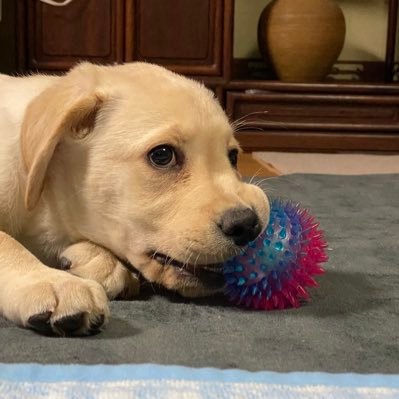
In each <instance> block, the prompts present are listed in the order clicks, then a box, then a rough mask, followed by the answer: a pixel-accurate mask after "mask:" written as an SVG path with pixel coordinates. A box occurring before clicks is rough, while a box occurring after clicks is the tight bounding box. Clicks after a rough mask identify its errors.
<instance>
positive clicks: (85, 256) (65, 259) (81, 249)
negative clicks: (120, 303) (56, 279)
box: [59, 241, 140, 299]
mask: <svg viewBox="0 0 399 399" xmlns="http://www.w3.org/2000/svg"><path fill="white" fill-rule="evenodd" d="M59 268H61V269H64V270H68V271H69V272H70V273H72V274H74V275H75V276H79V277H82V278H85V279H90V280H94V281H97V282H98V283H100V284H101V285H102V286H103V287H104V289H105V292H106V293H107V296H108V298H109V299H115V298H118V299H130V298H133V297H135V296H138V294H139V290H140V284H139V280H138V277H137V276H135V275H133V274H132V273H131V272H130V271H129V270H127V269H126V267H124V266H123V265H122V263H121V262H120V261H119V259H117V258H116V257H115V256H114V255H113V254H112V253H111V252H109V251H108V250H107V249H105V248H103V247H100V246H98V245H96V244H93V243H91V242H88V241H82V242H78V243H76V244H73V245H71V246H70V247H68V248H67V249H66V250H64V252H63V253H62V254H61V256H60V259H59Z"/></svg>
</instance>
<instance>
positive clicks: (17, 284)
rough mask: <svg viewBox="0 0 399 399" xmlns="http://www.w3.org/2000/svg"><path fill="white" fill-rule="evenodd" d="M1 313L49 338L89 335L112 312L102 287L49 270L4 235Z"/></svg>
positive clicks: (0, 252)
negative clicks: (51, 336) (50, 336)
mask: <svg viewBox="0 0 399 399" xmlns="http://www.w3.org/2000/svg"><path fill="white" fill-rule="evenodd" d="M0 314H1V315H2V316H4V317H5V318H7V319H9V320H11V321H13V322H15V323H17V324H18V325H20V326H24V327H29V328H32V329H35V330H37V331H39V332H42V333H45V334H52V333H55V334H57V335H86V334H90V333H92V332H95V331H97V330H98V329H99V328H100V327H101V326H102V325H103V324H104V323H106V321H107V319H108V316H109V309H108V301H107V296H106V294H105V292H104V289H103V288H102V287H101V285H100V284H98V283H96V282H95V281H90V280H83V279H80V278H78V277H76V276H73V275H72V274H68V273H64V272H62V271H60V270H54V269H51V268H49V267H47V266H45V265H44V264H42V263H41V262H40V261H39V260H38V259H37V258H35V257H34V256H33V255H32V254H31V253H30V252H29V251H28V250H27V249H26V248H24V247H23V246H22V245H21V244H20V243H19V242H17V241H16V240H14V239H13V238H12V237H10V236H9V235H8V234H6V233H4V232H0Z"/></svg>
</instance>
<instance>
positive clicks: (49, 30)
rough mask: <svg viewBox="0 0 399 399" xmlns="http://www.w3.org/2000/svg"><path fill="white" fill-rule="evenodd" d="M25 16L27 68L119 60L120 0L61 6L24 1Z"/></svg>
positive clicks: (120, 50) (120, 57) (86, 1)
mask: <svg viewBox="0 0 399 399" xmlns="http://www.w3.org/2000/svg"><path fill="white" fill-rule="evenodd" d="M27 17H28V32H29V37H28V66H29V67H30V68H34V69H35V68H37V69H48V70H52V69H60V70H64V69H68V68H70V67H71V66H72V65H73V64H75V63H76V62H77V61H79V60H82V59H86V60H90V61H94V62H106V63H110V62H121V61H122V60H123V0H79V1H73V2H72V3H70V4H68V5H66V6H63V7H57V6H52V5H48V4H44V3H42V2H40V1H38V0H33V1H27Z"/></svg>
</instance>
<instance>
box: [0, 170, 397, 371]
mask: <svg viewBox="0 0 399 399" xmlns="http://www.w3.org/2000/svg"><path fill="white" fill-rule="evenodd" d="M263 185H264V188H265V189H266V191H268V192H269V193H271V194H272V195H274V196H281V197H283V198H289V199H292V200H295V201H299V202H301V203H302V205H304V206H306V207H309V209H310V210H311V212H312V213H313V214H315V215H316V216H317V217H318V219H319V220H320V222H321V227H322V228H323V229H324V230H325V231H326V237H327V240H328V241H329V245H330V250H329V256H330V261H329V263H328V264H327V266H326V268H327V273H326V274H325V275H324V276H320V277H319V278H318V281H319V283H320V288H318V289H315V290H313V291H312V296H313V300H312V302H310V303H308V304H307V305H305V306H303V307H301V308H299V309H293V310H285V311H273V312H255V311H252V312H251V311H246V310H241V309H237V308H235V307H232V306H228V304H227V303H226V302H225V301H224V299H223V298H211V299H207V300H201V301H184V300H181V299H180V298H179V297H178V296H176V295H173V294H172V295H164V294H152V293H151V292H150V294H148V295H144V297H142V298H140V299H139V300H135V301H131V302H122V301H121V302H114V303H112V305H111V310H112V319H111V321H110V324H109V326H108V327H107V329H106V330H105V331H104V332H103V333H101V334H99V335H96V336H93V337H89V338H46V337H41V336H39V335H37V334H35V333H34V332H32V331H29V330H23V329H20V328H18V327H15V326H13V325H12V324H11V323H9V322H7V321H5V320H3V319H1V318H0V345H1V346H0V362H20V363H26V362H40V363H90V364H93V363H112V364H114V363H148V362H150V363H160V364H179V365H187V366H194V367H204V366H209V367H219V368H236V367H238V368H241V369H248V370H276V371H293V370H298V371H301V370H303V371H329V372H372V373H374V372H376V373H399V251H398V244H399V209H398V208H399V175H381V176H358V177H352V176H348V177H345V176H325V175H291V176H285V177H280V178H274V179H270V180H267V181H265V182H264V183H263Z"/></svg>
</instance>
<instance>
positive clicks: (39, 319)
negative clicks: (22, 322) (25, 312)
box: [28, 311, 53, 334]
mask: <svg viewBox="0 0 399 399" xmlns="http://www.w3.org/2000/svg"><path fill="white" fill-rule="evenodd" d="M51 315H52V312H50V311H48V312H43V313H39V314H35V315H33V316H31V317H29V319H28V326H29V327H30V328H32V329H33V330H35V331H38V332H40V333H42V334H51V333H52V332H53V330H52V329H51V324H50V317H51Z"/></svg>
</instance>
